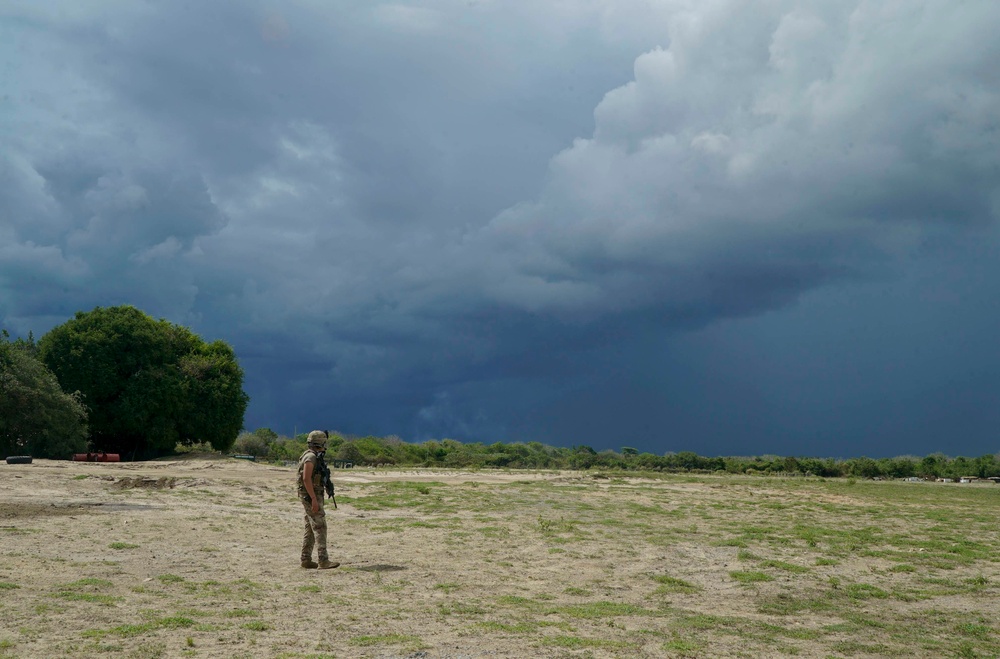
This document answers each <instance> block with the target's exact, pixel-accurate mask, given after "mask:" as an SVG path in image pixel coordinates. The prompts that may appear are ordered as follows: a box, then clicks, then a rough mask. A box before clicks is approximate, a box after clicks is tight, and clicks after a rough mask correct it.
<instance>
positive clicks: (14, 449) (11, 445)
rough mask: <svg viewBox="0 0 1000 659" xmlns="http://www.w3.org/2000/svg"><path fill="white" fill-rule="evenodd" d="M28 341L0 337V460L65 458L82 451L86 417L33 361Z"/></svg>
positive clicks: (74, 397) (76, 402)
mask: <svg viewBox="0 0 1000 659" xmlns="http://www.w3.org/2000/svg"><path fill="white" fill-rule="evenodd" d="M36 353H37V348H36V346H35V343H34V339H33V338H32V337H30V336H29V338H28V340H27V341H25V340H21V339H18V340H17V341H14V342H11V341H10V340H9V336H8V334H7V332H6V331H4V332H3V333H2V334H0V457H6V456H8V455H20V454H25V455H32V456H35V457H39V458H66V457H68V456H69V454H71V453H73V452H76V451H84V450H86V448H87V426H86V419H87V414H86V412H85V411H84V407H83V405H82V404H81V403H80V400H79V397H78V396H77V395H75V394H72V395H71V394H66V393H64V392H63V390H62V389H61V388H60V387H59V382H58V381H57V380H56V377H55V375H53V374H52V372H51V371H49V369H47V368H46V367H45V365H44V364H43V363H42V362H41V361H40V360H39V359H38V357H37V355H36Z"/></svg>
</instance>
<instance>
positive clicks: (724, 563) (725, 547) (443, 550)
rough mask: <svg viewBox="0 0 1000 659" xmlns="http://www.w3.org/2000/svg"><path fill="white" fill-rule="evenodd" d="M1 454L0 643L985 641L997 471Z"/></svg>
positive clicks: (1, 653)
mask: <svg viewBox="0 0 1000 659" xmlns="http://www.w3.org/2000/svg"><path fill="white" fill-rule="evenodd" d="M334 480H335V482H336V484H337V488H338V490H337V500H338V503H339V504H340V509H339V510H336V511H334V510H332V508H331V509H330V510H329V512H328V518H329V523H330V545H331V556H332V557H333V558H334V559H335V560H340V561H341V562H342V563H343V564H344V565H343V567H341V568H340V569H337V570H327V571H317V570H304V569H302V568H300V567H299V565H298V553H299V543H300V539H301V526H302V515H301V512H300V507H299V504H298V502H297V500H296V498H295V494H294V486H293V481H294V470H293V469H292V468H287V467H276V466H270V465H263V464H253V463H249V462H245V461H240V460H227V459H221V458H218V457H216V458H209V459H206V458H190V459H183V460H181V459H178V460H173V461H159V462H148V463H134V464H127V463H122V464H93V463H90V464H88V463H72V462H52V461H44V460H40V461H36V462H35V463H34V464H32V465H6V464H0V657H45V658H49V657H57V656H68V657H94V656H96V657H149V658H152V657H275V658H277V657H282V658H291V657H312V658H319V657H382V658H390V657H413V658H417V657H427V658H433V657H451V658H458V657H534V656H538V657H673V656H676V657H682V656H690V657H765V656H766V657H772V656H785V655H788V656H801V657H883V656H901V657H913V656H918V657H996V656H1000V623H998V616H997V611H998V610H1000V606H998V605H1000V524H998V518H1000V486H997V485H992V484H961V485H960V484H933V483H899V482H856V483H855V482H850V481H833V480H830V481H822V480H819V479H802V478H799V479H780V478H764V477H733V476H718V477H716V476H681V475H670V476H666V475H665V476H653V475H650V477H649V478H634V477H618V476H614V475H612V476H610V477H609V476H608V475H602V474H596V473H588V472H495V471H488V472H487V471H484V472H458V471H447V470H433V471H424V470H406V471H403V470H399V471H387V470H382V469H379V470H372V469H354V470H342V471H335V472H334Z"/></svg>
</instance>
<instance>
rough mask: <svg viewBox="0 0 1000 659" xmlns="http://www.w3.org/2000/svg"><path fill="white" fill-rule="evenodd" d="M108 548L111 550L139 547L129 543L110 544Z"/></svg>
mask: <svg viewBox="0 0 1000 659" xmlns="http://www.w3.org/2000/svg"><path fill="white" fill-rule="evenodd" d="M108 547H109V548H111V549H137V548H138V547H139V545H133V544H132V543H131V542H112V543H111V544H110V545H108Z"/></svg>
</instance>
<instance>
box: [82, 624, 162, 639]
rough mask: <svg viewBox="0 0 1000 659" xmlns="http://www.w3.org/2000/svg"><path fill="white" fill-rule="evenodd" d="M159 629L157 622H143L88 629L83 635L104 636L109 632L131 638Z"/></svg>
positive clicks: (86, 636) (88, 636)
mask: <svg viewBox="0 0 1000 659" xmlns="http://www.w3.org/2000/svg"><path fill="white" fill-rule="evenodd" d="M157 629H159V625H158V624H156V623H155V622H143V623H139V624H134V625H133V624H126V625H118V626H117V627H112V628H111V629H88V630H87V631H85V632H83V634H82V635H83V637H84V638H103V637H105V636H107V635H109V634H114V635H115V636H121V637H122V638H131V637H133V636H142V635H143V634H149V633H151V632H154V631H156V630H157Z"/></svg>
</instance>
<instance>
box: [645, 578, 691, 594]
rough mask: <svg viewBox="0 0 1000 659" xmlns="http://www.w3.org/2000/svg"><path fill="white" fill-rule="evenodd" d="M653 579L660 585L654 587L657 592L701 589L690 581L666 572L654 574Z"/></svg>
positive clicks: (688, 591) (683, 591)
mask: <svg viewBox="0 0 1000 659" xmlns="http://www.w3.org/2000/svg"><path fill="white" fill-rule="evenodd" d="M653 581H655V582H656V583H658V584H660V587H659V588H657V589H656V592H657V593H695V592H698V591H699V590H701V588H699V587H698V586H695V585H694V584H692V583H690V582H687V581H684V580H683V579H678V578H677V577H671V576H668V575H666V574H658V575H656V576H654V577H653Z"/></svg>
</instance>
